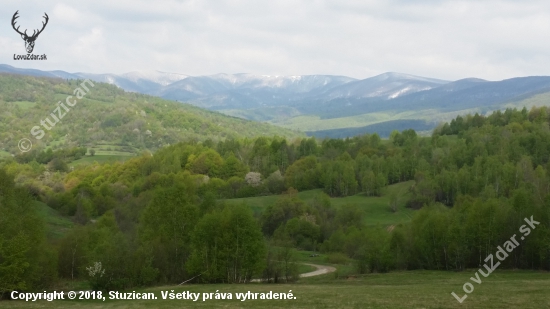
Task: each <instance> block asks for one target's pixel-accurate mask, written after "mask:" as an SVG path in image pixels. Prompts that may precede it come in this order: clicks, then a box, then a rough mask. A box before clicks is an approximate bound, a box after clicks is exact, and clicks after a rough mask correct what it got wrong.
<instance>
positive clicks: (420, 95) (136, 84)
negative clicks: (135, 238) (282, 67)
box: [0, 65, 550, 137]
mask: <svg viewBox="0 0 550 309" xmlns="http://www.w3.org/2000/svg"><path fill="white" fill-rule="evenodd" d="M0 72H5V73H13V74H23V75H33V76H48V77H58V78H65V79H82V78H89V79H91V80H94V81H101V82H106V83H109V84H113V85H116V86H118V87H120V88H122V89H124V90H126V91H132V92H139V93H144V94H149V95H154V96H159V97H162V98H164V99H169V100H175V101H179V102H187V103H190V104H193V105H196V106H198V107H202V108H207V109H210V110H216V111H220V112H222V113H225V114H228V115H231V116H236V117H240V118H245V119H249V120H256V121H266V122H271V123H273V124H276V125H279V126H283V127H286V128H290V129H295V130H301V131H305V132H308V134H311V135H317V136H319V135H320V134H327V135H329V136H339V137H340V136H343V135H345V134H348V132H349V134H356V133H357V132H359V133H360V132H363V133H372V132H378V133H380V134H381V135H386V133H385V132H387V129H388V125H389V124H398V125H397V127H398V128H401V127H403V126H409V125H410V126H411V128H412V129H416V130H426V128H433V127H435V126H436V125H437V123H438V122H439V121H445V120H449V119H450V118H452V117H454V116H456V115H457V114H461V113H475V112H479V113H485V112H487V111H490V110H494V109H502V108H505V107H510V106H518V107H520V106H521V104H522V103H521V102H522V101H523V100H526V99H529V98H532V97H534V96H537V95H540V94H544V93H547V92H550V77H547V76H531V77H517V78H511V79H506V80H502V81H486V80H483V79H478V78H466V79H461V80H457V81H446V80H440V79H434V78H427V77H420V76H414V75H409V74H403V73H395V72H388V73H384V74H380V75H377V76H374V77H370V78H366V79H361V80H358V79H355V78H351V77H346V76H335V75H302V76H269V75H253V74H247V73H239V74H215V75H209V76H188V75H185V74H178V73H166V72H159V71H137V72H130V73H126V74H121V75H116V74H90V73H68V72H64V71H40V70H34V69H18V68H14V67H12V66H9V65H0ZM541 103H542V104H546V103H545V101H542V102H541ZM385 122H388V123H387V124H386V125H384V124H383V123H385ZM380 128H383V130H382V129H380ZM331 130H338V131H335V132H334V134H332V133H331ZM382 131H383V132H384V133H382ZM315 132H317V133H315Z"/></svg>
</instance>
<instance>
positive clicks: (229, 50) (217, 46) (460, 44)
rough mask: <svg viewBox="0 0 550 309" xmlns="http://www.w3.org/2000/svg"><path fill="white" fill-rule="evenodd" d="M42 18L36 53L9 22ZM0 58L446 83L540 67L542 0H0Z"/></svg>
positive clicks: (545, 51) (543, 69) (38, 64)
mask: <svg viewBox="0 0 550 309" xmlns="http://www.w3.org/2000/svg"><path fill="white" fill-rule="evenodd" d="M17 10H19V15H20V16H21V17H20V18H19V19H18V25H21V30H23V29H25V28H28V29H29V31H28V32H30V33H32V30H31V29H33V28H39V27H40V26H41V22H42V15H43V13H44V12H46V13H48V15H49V17H50V21H49V24H48V25H47V27H46V29H45V30H44V32H43V33H42V34H40V36H39V37H38V39H37V41H36V46H35V49H34V52H33V53H34V54H46V55H47V56H48V60H47V61H30V62H25V61H15V60H13V55H14V54H24V53H25V48H24V42H23V40H22V39H21V37H20V36H19V35H18V34H17V33H16V32H15V31H14V30H13V29H12V27H11V25H10V22H11V18H12V15H13V13H15V11H17ZM0 45H1V46H2V48H1V49H0V63H4V64H9V65H12V66H16V67H25V68H37V69H41V70H64V71H68V72H90V73H117V74H120V73H125V72H130V71H148V70H159V71H165V72H177V73H183V74H188V75H209V74H216V73H252V74H262V75H307V74H332V75H346V76H351V77H355V78H361V79H362V78H367V77H371V76H374V75H377V74H380V73H384V72H388V71H391V72H401V73H408V74H413V75H419V76H426V77H433V78H440V79H447V80H456V79H461V78H466V77H479V78H484V79H489V80H501V79H505V78H510V77H515V76H528V75H550V74H549V68H550V1H548V0H540V1H538V0H533V1H530V0H524V1H516V0H510V1H496V0H495V1H486V0H472V1H443V0H441V1H438V0H414V1H412V0H408V1H407V0H384V1H372V0H337V1H336V0H335V1H328V0H271V1H263V0H212V1H207V0H203V1H198V0H188V1H187V0H182V1H176V0H173V1H170V0H160V1H143V0H132V1H129V0H94V1H89V0H84V1H81V0H79V1H47V0H40V1H39V0H26V1H20V0H18V1H14V0H2V13H1V16H0Z"/></svg>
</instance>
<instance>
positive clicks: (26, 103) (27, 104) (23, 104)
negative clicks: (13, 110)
mask: <svg viewBox="0 0 550 309" xmlns="http://www.w3.org/2000/svg"><path fill="white" fill-rule="evenodd" d="M13 104H15V105H17V106H19V107H20V108H21V109H22V110H27V109H29V108H31V107H33V106H35V105H36V103H35V102H29V101H18V102H13Z"/></svg>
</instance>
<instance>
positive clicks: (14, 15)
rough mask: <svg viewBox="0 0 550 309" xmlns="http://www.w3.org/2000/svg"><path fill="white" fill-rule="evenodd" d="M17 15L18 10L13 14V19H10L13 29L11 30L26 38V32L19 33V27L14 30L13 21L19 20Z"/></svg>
mask: <svg viewBox="0 0 550 309" xmlns="http://www.w3.org/2000/svg"><path fill="white" fill-rule="evenodd" d="M18 13H19V10H17V12H15V14H13V17H12V18H11V26H12V27H13V30H15V31H16V32H17V33H19V34H20V35H24V36H27V30H25V33H23V32H21V31H19V26H17V28H15V20H16V19H18V18H19V16H17V14H18Z"/></svg>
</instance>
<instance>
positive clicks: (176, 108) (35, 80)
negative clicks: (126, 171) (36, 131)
mask: <svg viewBox="0 0 550 309" xmlns="http://www.w3.org/2000/svg"><path fill="white" fill-rule="evenodd" d="M81 82H82V80H80V81H79V80H72V79H70V80H64V79H61V78H51V77H32V76H23V75H15V74H0V156H2V155H3V156H9V155H10V154H12V155H14V154H18V153H19V150H18V141H19V140H20V139H22V138H28V139H30V140H31V141H32V143H33V144H34V146H35V147H34V148H37V147H38V148H43V147H46V146H51V147H53V148H54V149H55V148H57V147H61V146H67V147H69V146H70V147H74V146H80V147H82V146H84V147H88V148H97V150H98V151H104V152H109V153H110V154H112V155H114V156H121V155H124V154H130V155H134V154H136V153H140V152H142V151H144V150H151V151H153V150H155V149H158V148H160V147H162V146H165V145H168V144H173V143H177V142H179V141H182V140H196V141H205V140H207V139H211V140H213V141H217V140H220V139H227V138H244V137H253V136H259V135H268V136H273V135H279V136H282V137H287V138H293V137H298V136H303V135H304V134H303V133H299V132H296V131H291V130H288V129H284V128H281V127H277V126H274V125H271V124H267V123H260V122H253V121H249V120H245V119H241V118H236V117H230V116H227V115H224V114H221V113H218V112H213V111H208V110H205V109H201V108H198V107H195V106H192V105H189V104H182V103H177V102H173V101H168V100H164V99H161V98H158V97H153V96H149V95H143V94H138V93H128V92H125V91H124V90H122V89H120V88H117V87H115V86H113V85H109V84H106V83H95V86H94V87H93V88H91V89H90V91H89V93H87V94H86V95H85V96H84V98H82V99H81V100H78V101H77V102H78V103H77V104H76V105H75V106H74V107H71V108H70V110H69V111H68V112H66V113H64V116H63V118H62V119H60V121H59V122H57V124H55V125H54V126H53V128H52V129H51V130H46V129H44V127H43V126H42V125H41V121H42V122H44V121H45V122H44V123H46V124H47V123H48V122H47V120H48V119H49V120H50V121H52V122H54V121H53V119H55V118H53V116H52V114H54V115H58V112H56V108H58V103H57V102H59V101H62V102H65V100H66V98H67V96H68V95H72V94H73V91H74V89H76V88H77V87H80V85H81ZM35 126H38V127H40V128H42V129H43V130H44V132H45V135H44V137H43V138H42V139H37V138H35V137H34V136H33V135H32V134H31V129H32V128H33V127H35ZM34 148H33V149H34Z"/></svg>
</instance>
